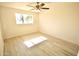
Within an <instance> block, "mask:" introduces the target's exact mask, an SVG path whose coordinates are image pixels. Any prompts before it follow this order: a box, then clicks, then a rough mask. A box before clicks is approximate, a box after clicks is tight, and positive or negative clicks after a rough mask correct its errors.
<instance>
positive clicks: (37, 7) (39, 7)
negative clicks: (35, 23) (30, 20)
mask: <svg viewBox="0 0 79 59" xmlns="http://www.w3.org/2000/svg"><path fill="white" fill-rule="evenodd" d="M26 6H28V7H32V9H31V10H36V11H37V12H40V11H42V10H49V8H47V7H44V6H45V3H41V2H36V5H35V6H31V5H26Z"/></svg>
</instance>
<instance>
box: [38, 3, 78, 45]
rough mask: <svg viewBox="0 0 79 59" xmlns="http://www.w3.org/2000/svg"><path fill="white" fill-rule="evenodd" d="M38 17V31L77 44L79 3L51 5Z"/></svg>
mask: <svg viewBox="0 0 79 59" xmlns="http://www.w3.org/2000/svg"><path fill="white" fill-rule="evenodd" d="M49 7H50V8H51V9H50V11H48V12H46V13H41V14H40V15H39V19H40V20H39V22H40V23H39V24H40V31H41V32H43V33H46V34H49V35H51V36H55V37H58V38H61V39H64V40H66V41H70V42H73V43H75V44H79V3H51V5H49Z"/></svg>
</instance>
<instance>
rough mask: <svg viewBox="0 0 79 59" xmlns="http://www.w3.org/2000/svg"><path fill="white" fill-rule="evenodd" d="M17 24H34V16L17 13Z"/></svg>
mask: <svg viewBox="0 0 79 59" xmlns="http://www.w3.org/2000/svg"><path fill="white" fill-rule="evenodd" d="M16 24H33V15H30V14H20V13H16Z"/></svg>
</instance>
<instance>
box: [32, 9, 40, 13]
mask: <svg viewBox="0 0 79 59" xmlns="http://www.w3.org/2000/svg"><path fill="white" fill-rule="evenodd" d="M32 11H33V12H38V13H39V12H41V11H40V10H39V9H37V10H36V9H35V10H32Z"/></svg>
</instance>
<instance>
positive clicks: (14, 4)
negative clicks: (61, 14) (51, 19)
mask: <svg viewBox="0 0 79 59" xmlns="http://www.w3.org/2000/svg"><path fill="white" fill-rule="evenodd" d="M35 4H36V2H3V3H2V2H1V3H0V6H5V7H10V8H16V9H21V10H29V9H31V7H28V6H26V5H32V6H34V5H35ZM45 4H46V5H45V6H46V7H48V6H47V5H48V4H49V3H47V2H46V3H45Z"/></svg>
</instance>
